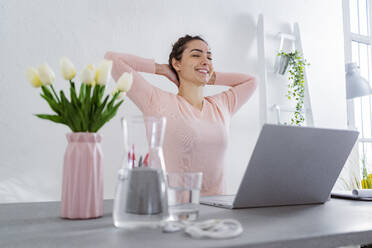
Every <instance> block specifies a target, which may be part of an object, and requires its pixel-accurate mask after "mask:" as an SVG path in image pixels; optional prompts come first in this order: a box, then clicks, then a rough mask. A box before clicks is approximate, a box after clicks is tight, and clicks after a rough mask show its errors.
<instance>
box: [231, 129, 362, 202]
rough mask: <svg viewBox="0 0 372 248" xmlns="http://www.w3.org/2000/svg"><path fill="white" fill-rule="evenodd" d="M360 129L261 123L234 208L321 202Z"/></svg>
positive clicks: (327, 194)
mask: <svg viewBox="0 0 372 248" xmlns="http://www.w3.org/2000/svg"><path fill="white" fill-rule="evenodd" d="M358 134H359V133H358V132H356V131H351V130H338V129H324V128H310V127H297V126H284V125H271V124H265V125H264V126H263V128H262V130H261V133H260V136H259V138H258V140H257V143H256V146H255V148H254V151H253V153H252V157H251V159H250V161H249V164H248V167H247V169H246V172H245V175H244V177H243V180H242V182H241V184H240V187H239V190H238V194H237V195H236V197H235V200H234V204H233V206H234V208H239V207H254V206H279V205H295V204H309V203H320V202H325V201H326V200H327V199H328V197H329V194H330V192H331V190H332V187H333V185H334V184H335V182H336V180H337V178H338V176H339V174H340V172H341V170H342V168H343V166H344V164H345V162H346V159H347V158H348V156H349V154H350V152H351V149H352V148H353V146H354V144H355V142H356V140H357V138H358Z"/></svg>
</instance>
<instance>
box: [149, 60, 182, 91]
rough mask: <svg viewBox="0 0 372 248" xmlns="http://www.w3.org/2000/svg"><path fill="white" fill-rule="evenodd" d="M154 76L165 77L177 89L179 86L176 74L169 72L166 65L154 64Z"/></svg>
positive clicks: (169, 69)
mask: <svg viewBox="0 0 372 248" xmlns="http://www.w3.org/2000/svg"><path fill="white" fill-rule="evenodd" d="M155 74H159V75H162V76H165V77H166V78H168V79H169V80H170V81H172V82H173V83H174V84H175V85H176V86H177V87H179V86H180V82H179V81H178V79H177V76H176V74H175V73H174V72H173V71H172V70H171V68H170V67H169V65H168V64H155Z"/></svg>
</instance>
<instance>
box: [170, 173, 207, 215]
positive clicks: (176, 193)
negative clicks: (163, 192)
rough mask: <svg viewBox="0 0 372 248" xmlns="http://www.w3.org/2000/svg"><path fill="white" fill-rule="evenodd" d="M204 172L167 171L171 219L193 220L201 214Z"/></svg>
mask: <svg viewBox="0 0 372 248" xmlns="http://www.w3.org/2000/svg"><path fill="white" fill-rule="evenodd" d="M202 178H203V173H201V172H174V173H167V183H168V213H169V217H168V220H169V221H193V220H196V219H197V218H198V216H199V201H200V189H201V185H202Z"/></svg>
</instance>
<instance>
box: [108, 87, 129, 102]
mask: <svg viewBox="0 0 372 248" xmlns="http://www.w3.org/2000/svg"><path fill="white" fill-rule="evenodd" d="M117 92H120V93H119V95H118V98H116V99H117V100H120V99H122V98H123V97H124V96H125V95H126V93H125V92H122V91H120V90H118V89H117V88H115V89H114V90H113V91H112V92H111V94H112V95H113V96H114V95H115V94H116V93H117Z"/></svg>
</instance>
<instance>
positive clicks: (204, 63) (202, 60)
mask: <svg viewBox="0 0 372 248" xmlns="http://www.w3.org/2000/svg"><path fill="white" fill-rule="evenodd" d="M201 63H202V65H207V64H209V60H208V58H207V57H204V56H203V57H202V59H201Z"/></svg>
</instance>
